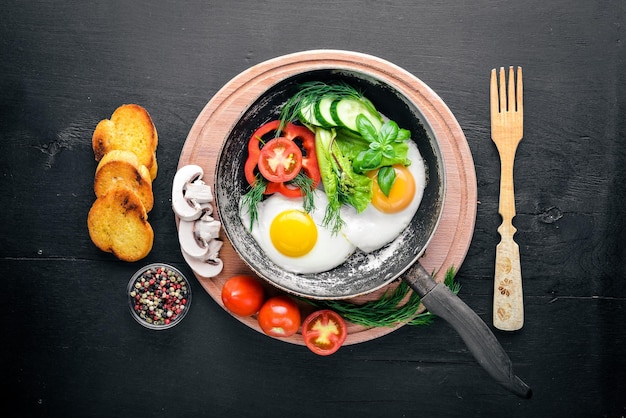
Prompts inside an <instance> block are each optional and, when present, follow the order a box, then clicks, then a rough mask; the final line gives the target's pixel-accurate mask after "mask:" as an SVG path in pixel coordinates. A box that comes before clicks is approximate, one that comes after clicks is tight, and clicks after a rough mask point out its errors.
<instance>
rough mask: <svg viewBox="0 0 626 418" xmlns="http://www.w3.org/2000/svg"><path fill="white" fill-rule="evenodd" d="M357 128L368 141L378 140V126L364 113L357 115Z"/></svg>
mask: <svg viewBox="0 0 626 418" xmlns="http://www.w3.org/2000/svg"><path fill="white" fill-rule="evenodd" d="M356 128H357V129H358V130H359V133H360V134H361V136H362V137H363V139H365V140H366V141H367V142H378V132H377V131H376V127H375V126H374V125H373V124H372V122H370V120H369V119H368V118H367V117H365V116H364V115H363V114H362V113H361V114H359V115H358V116H357V117H356Z"/></svg>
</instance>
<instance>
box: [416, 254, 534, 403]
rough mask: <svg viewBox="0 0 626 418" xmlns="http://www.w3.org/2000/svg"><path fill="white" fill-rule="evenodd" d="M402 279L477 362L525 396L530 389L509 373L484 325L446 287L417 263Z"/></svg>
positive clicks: (505, 357) (506, 361) (501, 352)
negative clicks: (457, 335) (460, 340)
mask: <svg viewBox="0 0 626 418" xmlns="http://www.w3.org/2000/svg"><path fill="white" fill-rule="evenodd" d="M404 280H405V281H406V282H407V283H408V284H409V286H411V288H412V289H413V290H415V291H416V292H417V293H418V294H419V295H420V296H421V297H422V303H423V304H424V306H425V307H426V309H428V311H429V312H431V313H433V314H435V315H437V316H439V317H441V318H443V319H444V320H445V321H447V322H448V323H449V324H450V325H452V327H453V328H454V329H455V330H456V332H458V333H459V335H460V336H461V338H462V339H463V341H464V342H465V344H466V345H467V348H469V350H470V351H471V352H472V354H473V355H474V357H475V358H476V360H477V361H478V363H479V364H480V365H481V366H483V368H484V369H485V370H486V371H487V372H488V373H489V374H490V375H491V376H492V377H493V378H494V379H495V380H496V381H497V382H498V383H500V384H501V385H502V386H503V387H504V388H506V389H507V390H509V391H511V392H512V393H514V394H516V395H517V396H519V397H521V398H525V399H528V398H530V397H531V396H532V390H531V389H530V387H528V385H527V384H526V383H524V382H523V381H522V380H521V379H520V378H519V377H517V376H516V375H515V374H514V373H513V363H512V362H511V359H509V356H508V355H507V354H506V352H505V351H504V349H503V348H502V346H501V345H500V343H499V342H498V340H497V339H496V336H495V335H493V332H491V330H490V329H489V327H488V326H487V324H485V322H484V321H483V320H482V319H480V317H479V316H478V315H477V314H476V312H474V311H473V310H472V309H471V308H470V307H469V306H467V305H466V304H465V302H463V301H462V300H461V299H460V298H459V297H458V296H456V295H455V294H454V293H452V291H451V290H450V289H448V287H447V286H445V285H444V284H442V283H437V282H435V280H433V278H432V277H431V276H430V274H428V272H427V271H426V270H425V269H424V267H422V266H421V265H420V264H419V263H415V264H414V265H413V266H412V267H411V268H410V269H409V270H408V271H407V272H406V273H405V275H404Z"/></svg>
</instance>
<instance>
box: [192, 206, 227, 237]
mask: <svg viewBox="0 0 626 418" xmlns="http://www.w3.org/2000/svg"><path fill="white" fill-rule="evenodd" d="M221 227H222V224H221V223H220V222H219V221H216V220H215V219H213V217H212V216H211V215H209V214H207V213H205V214H204V215H202V217H201V218H200V219H198V220H197V221H196V225H195V229H194V232H195V234H196V238H197V239H199V240H200V241H201V242H203V243H205V244H207V243H208V242H210V241H212V240H214V239H217V238H219V235H220V228H221Z"/></svg>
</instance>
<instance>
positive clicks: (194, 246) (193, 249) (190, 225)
mask: <svg viewBox="0 0 626 418" xmlns="http://www.w3.org/2000/svg"><path fill="white" fill-rule="evenodd" d="M197 222H199V221H180V222H179V224H178V243H179V244H180V248H181V250H182V251H184V252H185V253H187V254H188V255H189V256H191V257H194V258H199V259H201V260H203V261H204V260H207V259H208V254H209V246H208V245H206V242H202V243H200V242H198V240H197V239H196V233H195V231H194V230H195V226H196V223H197Z"/></svg>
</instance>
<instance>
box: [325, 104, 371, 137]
mask: <svg viewBox="0 0 626 418" xmlns="http://www.w3.org/2000/svg"><path fill="white" fill-rule="evenodd" d="M370 106H371V104H370ZM370 106H368V105H367V104H365V103H364V102H362V101H360V100H357V99H354V98H347V99H338V100H335V101H333V103H332V104H331V106H330V113H331V115H332V117H333V120H334V121H335V122H336V123H337V125H339V126H343V127H346V128H348V129H350V130H352V131H355V132H358V129H357V127H356V118H357V116H359V115H361V114H362V115H363V116H365V117H366V118H368V119H369V121H370V122H372V125H374V127H375V128H376V130H377V131H378V130H380V127H381V126H382V121H381V117H380V115H379V114H378V112H374V111H372V108H371V107H370Z"/></svg>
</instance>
